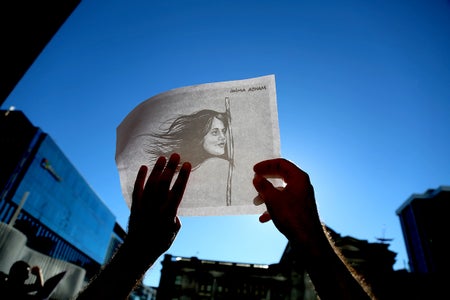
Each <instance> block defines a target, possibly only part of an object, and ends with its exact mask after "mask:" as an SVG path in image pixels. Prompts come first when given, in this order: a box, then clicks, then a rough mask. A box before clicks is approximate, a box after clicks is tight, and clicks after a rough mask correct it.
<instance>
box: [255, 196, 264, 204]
mask: <svg viewBox="0 0 450 300" xmlns="http://www.w3.org/2000/svg"><path fill="white" fill-rule="evenodd" d="M263 203H264V200H263V199H262V198H261V196H259V195H258V196H256V197H255V198H253V204H254V205H256V206H258V205H261V204H263Z"/></svg>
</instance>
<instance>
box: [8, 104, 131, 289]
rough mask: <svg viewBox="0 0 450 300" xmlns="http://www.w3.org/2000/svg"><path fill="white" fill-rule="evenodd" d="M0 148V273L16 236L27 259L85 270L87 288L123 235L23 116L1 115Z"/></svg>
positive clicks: (59, 153)
mask: <svg viewBox="0 0 450 300" xmlns="http://www.w3.org/2000/svg"><path fill="white" fill-rule="evenodd" d="M0 145H1V148H0V151H1V155H0V224H2V225H3V226H2V228H5V230H3V231H1V230H0V234H1V235H2V236H1V237H2V240H1V241H0V244H1V242H3V244H2V245H3V246H2V247H3V248H2V247H0V271H2V272H5V273H7V272H8V269H9V266H10V265H11V264H12V262H11V261H9V260H5V259H6V258H5V257H6V256H7V254H2V253H1V250H2V249H3V251H4V252H5V251H6V252H8V251H9V252H11V249H15V248H14V247H16V246H14V241H15V240H7V239H8V237H10V235H11V232H12V234H14V236H17V234H16V231H19V232H20V233H21V234H23V235H24V237H25V238H26V242H25V244H26V248H25V252H26V253H29V251H28V249H31V250H33V251H34V252H32V253H35V252H38V253H40V254H43V255H46V256H48V257H50V258H52V259H57V260H59V261H65V262H68V263H71V264H73V265H76V266H78V267H80V268H82V269H84V270H85V272H86V276H85V278H84V280H85V281H86V282H87V281H88V280H89V279H90V278H91V277H92V276H93V275H94V274H95V273H96V272H97V271H98V270H99V268H100V267H101V266H102V265H103V264H104V263H106V262H107V261H108V260H109V258H110V257H111V256H112V254H113V253H114V251H115V250H116V249H117V247H118V246H119V245H120V244H121V243H122V242H123V240H124V238H125V231H124V230H123V229H122V228H121V226H120V225H119V224H118V223H117V222H116V218H115V216H114V215H113V214H112V213H111V211H110V210H109V209H108V207H107V206H106V205H105V204H104V203H103V202H102V201H101V199H100V198H99V197H98V196H97V194H96V193H95V192H94V191H93V190H92V188H91V187H90V185H89V184H88V183H87V182H86V181H85V180H84V178H83V177H82V176H81V174H80V173H79V172H78V171H77V170H76V168H75V167H74V166H73V165H72V164H71V162H70V161H69V160H68V159H67V157H66V156H65V155H64V154H63V152H62V151H61V149H60V148H59V147H58V146H57V145H56V144H55V142H54V141H53V139H52V138H51V137H50V136H49V135H48V134H46V133H45V132H44V131H42V130H41V129H40V128H39V127H35V126H34V125H33V124H32V123H31V122H30V121H29V120H28V119H27V117H26V116H25V115H24V114H23V112H21V111H7V110H0ZM5 224H7V225H8V226H5ZM11 227H12V229H11ZM21 243H22V242H21ZM19 245H21V244H18V246H17V247H19ZM0 246H1V245H0ZM5 247H8V248H5ZM11 247H13V248H11ZM18 249H19V251H16V252H18V253H17V255H19V256H20V255H21V254H20V253H21V252H20V251H21V250H20V249H22V248H20V247H19V248H18ZM23 255H28V254H23ZM2 258H3V260H2ZM17 258H22V257H17ZM25 259H27V258H25ZM42 263H43V264H46V263H45V262H42Z"/></svg>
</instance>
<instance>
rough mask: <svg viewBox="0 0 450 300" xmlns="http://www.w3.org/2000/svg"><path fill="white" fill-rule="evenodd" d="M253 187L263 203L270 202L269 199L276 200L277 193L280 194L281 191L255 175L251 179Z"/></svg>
mask: <svg viewBox="0 0 450 300" xmlns="http://www.w3.org/2000/svg"><path fill="white" fill-rule="evenodd" d="M253 186H254V187H255V189H256V191H257V192H258V193H259V197H260V198H261V199H262V201H264V202H265V203H267V202H270V201H271V199H277V198H278V195H279V193H281V191H280V190H278V188H276V187H274V186H273V185H272V183H270V182H269V181H268V180H267V179H266V178H264V177H262V176H259V175H255V177H254V178H253Z"/></svg>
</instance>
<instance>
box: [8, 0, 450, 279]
mask: <svg viewBox="0 0 450 300" xmlns="http://www.w3.org/2000/svg"><path fill="white" fill-rule="evenodd" d="M449 53H450V3H449V1H446V0H431V1H426V0H403V1H402V0H396V1H393V0H374V1H356V0H354V1H353V0H343V1H324V0H319V1H317V0H316V1H313V0H309V1H283V0H281V1H264V0H262V1H261V0H260V1H223V0H217V1H203V0H185V1H171V0H168V1H117V0H108V1H105V0H95V1H94V0H83V1H82V2H81V3H80V5H79V6H78V7H77V8H76V10H75V11H74V13H73V14H72V15H71V16H70V17H69V19H68V20H67V21H66V22H65V24H64V25H63V26H62V28H61V29H60V30H59V31H58V33H57V34H56V35H55V37H54V38H53V39H52V40H51V42H50V43H49V44H48V45H47V47H46V48H45V49H44V51H43V52H42V53H41V55H40V56H39V57H38V58H37V60H36V61H35V63H34V64H33V65H32V66H31V68H30V69H29V70H28V72H27V73H26V74H25V76H24V77H23V78H22V80H21V81H20V82H19V84H18V85H17V86H16V88H15V89H14V91H13V92H12V93H11V94H10V96H9V97H8V99H7V100H6V101H5V103H4V104H3V105H2V108H3V109H6V108H8V107H9V106H15V107H16V109H18V110H22V111H24V113H25V114H26V115H27V116H28V117H29V119H30V120H31V121H32V122H33V123H34V124H35V125H36V126H39V127H41V128H42V129H43V130H44V131H45V132H47V133H49V134H50V135H51V136H52V137H53V139H54V140H55V142H56V143H57V144H58V145H59V146H60V147H61V149H62V150H63V151H64V153H65V154H66V155H67V157H68V158H69V160H70V161H71V162H72V163H73V164H74V166H75V167H76V168H77V169H78V170H79V172H80V173H81V174H82V176H83V177H84V178H85V179H86V180H87V181H88V182H89V184H90V185H91V186H92V188H93V189H94V190H95V191H96V192H97V194H98V195H99V196H100V197H101V199H102V200H103V201H104V202H105V204H106V205H107V206H108V207H109V208H110V209H111V211H112V212H113V213H114V214H115V215H116V216H117V220H118V222H119V223H120V224H121V225H122V226H123V227H124V228H126V224H127V220H128V214H129V210H128V207H127V206H126V204H125V201H124V200H123V197H122V193H121V190H120V184H119V175H118V172H117V168H116V165H115V161H114V155H115V141H116V127H117V126H118V125H119V124H120V122H121V121H122V120H123V118H124V117H125V116H126V115H127V114H128V113H129V112H130V111H131V110H132V109H133V108H134V107H135V106H136V105H138V104H139V103H141V102H142V101H144V100H146V99H148V98H150V97H151V96H154V95H156V94H158V93H161V92H164V91H167V90H169V89H174V88H178V87H183V86H189V85H195V84H202V83H207V82H216V81H227V80H239V79H246V78H251V77H257V76H263V75H269V74H274V75H275V79H276V85H277V102H278V112H279V116H278V118H279V126H280V136H281V153H282V156H283V157H285V158H288V159H290V160H292V161H294V162H295V163H296V164H298V165H299V166H300V167H301V168H302V169H304V170H305V171H306V172H308V173H309V174H310V177H311V181H312V183H313V185H314V187H315V189H316V198H317V202H318V207H319V213H320V215H321V217H322V220H323V221H324V222H325V223H326V224H327V225H328V226H330V227H331V228H333V229H334V230H336V231H337V232H338V233H340V234H341V235H343V236H345V235H350V236H353V237H355V238H358V239H363V240H368V241H369V242H375V241H376V238H377V237H387V238H393V239H394V240H393V241H392V242H391V244H390V246H389V249H390V250H392V251H394V252H396V253H397V257H396V259H397V263H396V264H395V266H394V268H395V269H400V268H404V267H405V265H406V263H407V260H408V259H407V255H406V251H405V246H404V241H403V236H402V233H401V228H400V223H399V219H398V216H397V215H396V213H395V211H396V209H397V208H399V207H400V205H401V204H402V203H403V202H404V201H406V200H407V199H408V198H409V197H410V196H411V195H412V194H414V193H423V192H425V191H426V190H427V189H429V188H437V187H439V186H442V185H450V155H449V153H450V144H449V143H450V142H449V139H448V136H449V132H450V55H449ZM249 184H250V183H249ZM251 200H252V199H249V201H251ZM182 224H183V228H182V230H181V231H180V233H179V235H178V237H177V239H176V241H175V242H174V244H173V246H172V248H171V249H170V250H169V251H168V253H170V254H173V255H180V256H187V257H190V256H197V257H199V258H201V259H213V260H223V261H237V262H249V263H267V264H270V263H276V262H278V261H279V259H280V257H281V255H282V252H283V250H284V248H285V246H286V239H285V238H284V237H283V236H282V235H281V234H280V233H279V232H278V231H277V230H276V229H275V228H274V226H273V224H272V223H267V224H260V223H259V222H258V216H257V215H249V216H228V217H184V218H182ZM151 239H152V237H151V236H149V240H150V241H151ZM160 268H161V264H160V262H159V261H158V262H157V263H156V264H155V266H154V268H153V269H151V270H150V271H149V272H148V274H147V276H146V279H145V283H147V284H149V285H158V283H159V275H160Z"/></svg>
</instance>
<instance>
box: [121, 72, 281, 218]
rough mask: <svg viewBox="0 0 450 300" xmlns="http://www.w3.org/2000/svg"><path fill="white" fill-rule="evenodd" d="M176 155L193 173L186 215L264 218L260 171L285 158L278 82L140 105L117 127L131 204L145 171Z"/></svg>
mask: <svg viewBox="0 0 450 300" xmlns="http://www.w3.org/2000/svg"><path fill="white" fill-rule="evenodd" d="M173 152H177V153H179V154H180V156H181V160H182V161H189V162H191V164H192V165H193V170H192V172H191V175H190V177H189V181H188V185H187V187H186V191H185V193H184V196H183V200H182V202H181V204H180V208H179V210H178V214H179V215H181V216H204V215H238V214H258V213H261V212H263V211H264V210H265V205H259V206H255V205H254V204H253V199H254V197H255V196H256V195H257V193H256V191H255V189H254V187H253V184H252V179H253V175H254V173H253V165H254V164H255V163H257V162H259V161H261V160H265V159H271V158H275V157H279V156H280V135H279V126H278V112H277V102H276V90H275V76H274V75H268V76H262V77H257V78H251V79H245V80H235V81H226V82H215V83H206V84H201V85H195V86H189V87H182V88H177V89H174V90H170V91H167V92H164V93H161V94H158V95H156V96H154V97H151V98H149V99H148V100H146V101H144V102H142V103H141V104H139V105H138V106H137V107H136V108H135V109H134V110H132V111H131V112H130V113H129V114H128V115H127V116H126V117H125V119H124V120H123V121H122V123H121V124H120V125H119V126H118V128H117V143H116V164H117V168H118V170H119V175H120V182H121V187H122V193H123V195H124V198H125V201H126V202H127V204H128V206H129V207H130V205H131V195H132V191H133V185H134V181H135V179H136V175H137V172H138V170H139V167H140V166H141V165H148V166H149V169H150V170H151V169H152V167H153V165H154V162H155V160H156V158H157V157H159V156H160V155H165V156H167V157H168V156H169V155H170V153H173Z"/></svg>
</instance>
